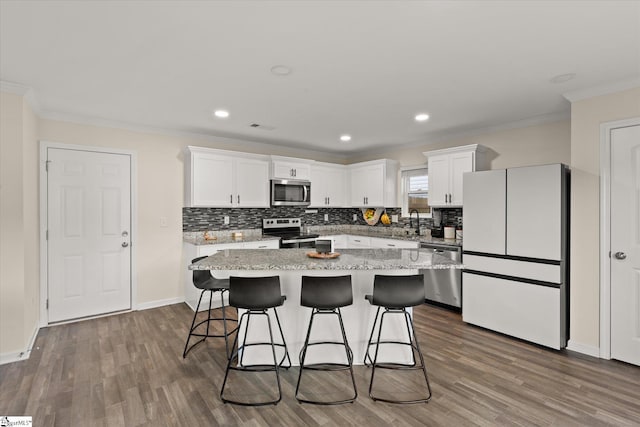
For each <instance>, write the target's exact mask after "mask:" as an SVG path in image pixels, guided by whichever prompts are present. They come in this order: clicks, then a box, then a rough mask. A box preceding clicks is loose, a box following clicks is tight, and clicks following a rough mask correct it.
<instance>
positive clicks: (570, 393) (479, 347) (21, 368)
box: [0, 304, 640, 427]
mask: <svg viewBox="0 0 640 427" xmlns="http://www.w3.org/2000/svg"><path fill="white" fill-rule="evenodd" d="M191 316H192V311H191V310H190V309H189V308H188V307H187V306H186V305H184V304H176V305H171V306H166V307H161V308H157V309H153V310H147V311H140V312H133V313H127V314H122V315H117V316H112V317H105V318H101V319H94V320H88V321H84V322H79V323H74V324H67V325H61V326H55V327H50V328H44V329H42V330H41V331H40V334H39V335H38V338H37V340H36V347H37V348H38V349H35V350H34V351H33V352H32V354H31V357H30V359H29V360H27V361H23V362H17V363H12V364H7V365H3V366H0V415H31V416H33V420H34V425H38V426H51V425H59V426H68V425H73V426H89V425H103V426H110V427H111V426H117V425H125V426H136V425H154V426H158V425H184V426H196V425H207V426H210V425H243V426H262V425H269V426H274V425H285V426H302V425H361V426H363V425H364V426H379V425H384V426H386V425H392V424H393V425H399V426H401V425H447V426H452V425H455V426H462V425H489V426H495V425H562V426H565V425H569V426H571V425H575V426H593V425H615V426H623V425H635V426H638V425H640V368H638V367H635V366H631V365H627V364H624V363H620V362H615V361H605V360H599V359H595V358H591V357H587V356H582V355H580V354H577V353H572V352H569V351H562V352H556V351H552V350H547V349H544V348H540V347H537V346H534V345H531V344H527V343H524V342H521V341H518V340H514V339H511V338H508V337H505V336H501V335H498V334H495V333H492V332H489V331H485V330H483V329H480V328H476V327H472V326H469V325H465V324H464V323H462V321H461V320H460V315H459V314H455V313H451V312H449V311H446V310H443V309H440V308H436V307H431V306H427V305H425V306H422V307H419V308H417V309H416V310H415V321H416V327H417V331H418V332H417V333H418V337H419V339H420V342H421V344H422V347H423V351H424V353H425V358H426V363H427V368H428V369H429V375H430V380H431V385H432V389H433V399H432V401H431V402H429V403H428V404H418V405H393V404H386V403H379V402H373V401H372V400H371V399H369V397H368V395H367V387H368V378H369V375H370V370H369V369H368V368H365V367H362V366H359V367H356V380H357V385H358V391H359V397H358V399H357V400H356V402H355V403H353V404H347V405H341V406H329V407H326V406H325V407H322V406H316V405H306V404H299V403H297V401H296V400H295V398H294V390H295V383H296V380H297V372H298V370H297V368H292V369H290V370H289V371H286V372H284V373H283V375H282V378H283V393H284V396H283V400H282V402H281V403H280V404H278V405H277V406H269V407H261V408H246V407H238V406H232V405H225V404H223V403H222V402H221V401H220V399H219V397H218V393H219V389H220V385H221V381H222V378H223V374H224V365H225V356H224V350H223V348H224V342H223V341H222V340H220V339H210V340H207V342H206V343H205V344H201V345H200V346H199V347H197V348H196V349H194V350H193V351H192V352H191V353H190V354H189V356H188V357H187V359H186V360H183V359H182V349H183V345H184V340H185V337H186V333H187V329H188V325H189V324H190V321H191ZM296 356H297V355H296ZM292 357H293V355H292ZM395 373H396V372H394V374H395ZM261 375H263V376H264V375H265V374H261ZM331 375H333V374H331ZM403 375H406V374H405V373H403ZM325 378H328V380H329V381H330V383H331V386H337V387H339V386H340V384H342V383H343V381H342V380H343V379H344V378H339V377H333V376H332V377H325ZM269 379H271V378H266V377H265V378H261V379H260V380H259V381H251V382H250V384H251V385H252V386H256V385H257V386H260V385H261V384H262V382H261V381H263V380H264V381H265V382H266V381H267V380H269ZM381 380H382V383H381V384H382V385H383V386H384V387H388V388H389V389H390V390H391V392H392V393H393V394H395V395H402V394H403V393H409V394H410V393H411V392H412V391H415V390H416V388H418V387H419V386H420V382H419V381H418V380H417V379H416V377H406V378H403V381H402V382H401V383H400V384H398V383H394V381H393V380H391V378H390V377H388V378H383V377H382V376H381ZM238 381H240V379H239V380H238ZM309 384H311V382H308V383H307V385H309ZM313 385H314V386H317V393H320V394H325V395H326V394H327V393H330V392H329V391H327V388H326V386H327V384H325V385H321V384H320V382H314V383H313ZM249 389H250V388H248V389H245V392H246V390H249ZM338 394H339V393H334V395H336V396H337V395H338ZM338 397H339V396H338Z"/></svg>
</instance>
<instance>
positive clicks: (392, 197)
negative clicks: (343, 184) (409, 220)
mask: <svg viewBox="0 0 640 427" xmlns="http://www.w3.org/2000/svg"><path fill="white" fill-rule="evenodd" d="M349 174H350V181H351V186H350V187H351V197H350V201H351V206H356V207H364V206H367V207H369V206H370V207H393V206H397V205H398V200H397V198H396V191H397V181H398V180H397V178H398V162H396V161H395V160H388V159H382V160H373V161H370V162H363V163H354V164H352V165H350V166H349Z"/></svg>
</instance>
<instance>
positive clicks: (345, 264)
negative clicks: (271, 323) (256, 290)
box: [189, 248, 462, 271]
mask: <svg viewBox="0 0 640 427" xmlns="http://www.w3.org/2000/svg"><path fill="white" fill-rule="evenodd" d="M312 251H313V249H309V248H306V249H244V250H239V249H226V250H221V251H219V252H217V253H215V254H214V255H211V256H209V257H207V258H205V259H203V260H201V261H198V262H196V263H195V264H191V265H190V266H189V269H191V270H262V271H264V270H422V269H432V268H447V269H448V268H462V264H460V263H459V262H455V261H452V260H451V259H449V258H446V257H444V256H442V255H439V254H437V253H434V252H432V251H427V250H421V249H341V250H339V251H338V252H339V253H340V256H339V257H337V258H333V259H317V258H310V257H309V256H307V253H308V252H312Z"/></svg>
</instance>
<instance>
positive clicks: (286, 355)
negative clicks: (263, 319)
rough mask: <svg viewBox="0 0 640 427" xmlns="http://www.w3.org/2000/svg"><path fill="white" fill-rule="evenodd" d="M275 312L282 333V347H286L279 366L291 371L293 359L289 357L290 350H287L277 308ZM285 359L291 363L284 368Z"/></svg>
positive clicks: (274, 309)
mask: <svg viewBox="0 0 640 427" xmlns="http://www.w3.org/2000/svg"><path fill="white" fill-rule="evenodd" d="M273 312H274V313H275V315H276V322H278V330H279V331H280V338H281V339H282V344H281V345H282V346H283V347H284V356H282V360H281V361H280V363H279V364H278V365H279V366H281V367H283V368H285V369H289V368H290V367H291V358H290V357H289V349H288V348H287V342H286V341H285V339H284V334H283V333H282V325H281V324H280V317H278V310H276V308H275V307H274V308H273ZM269 325H271V323H269ZM271 342H273V340H271ZM285 359H287V361H288V362H289V365H288V366H282V364H283V363H284V360H285Z"/></svg>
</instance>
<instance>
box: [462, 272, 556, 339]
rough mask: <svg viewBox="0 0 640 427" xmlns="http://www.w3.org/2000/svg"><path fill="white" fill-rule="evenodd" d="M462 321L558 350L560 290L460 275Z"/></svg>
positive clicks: (485, 277) (473, 275) (491, 278)
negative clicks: (462, 299)
mask: <svg viewBox="0 0 640 427" xmlns="http://www.w3.org/2000/svg"><path fill="white" fill-rule="evenodd" d="M462 289H463V290H462V295H463V296H464V301H463V304H462V320H464V321H465V322H468V323H471V324H474V325H478V326H482V327H484V328H487V329H491V330H494V331H497V332H501V333H504V334H507V335H511V336H514V337H517V338H521V339H524V340H527V341H531V342H534V343H537V344H541V345H545V346H547V347H552V348H555V349H560V348H561V347H562V346H563V345H564V344H563V343H562V339H563V337H562V334H561V331H562V322H561V315H562V310H561V302H562V301H561V290H560V289H558V288H550V287H547V286H537V285H532V284H529V283H523V282H517V281H513V280H504V279H498V278H494V277H487V276H479V275H475V274H470V273H464V272H463V274H462Z"/></svg>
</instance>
